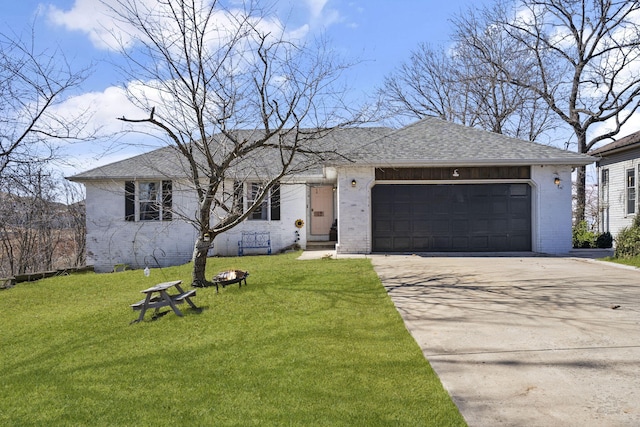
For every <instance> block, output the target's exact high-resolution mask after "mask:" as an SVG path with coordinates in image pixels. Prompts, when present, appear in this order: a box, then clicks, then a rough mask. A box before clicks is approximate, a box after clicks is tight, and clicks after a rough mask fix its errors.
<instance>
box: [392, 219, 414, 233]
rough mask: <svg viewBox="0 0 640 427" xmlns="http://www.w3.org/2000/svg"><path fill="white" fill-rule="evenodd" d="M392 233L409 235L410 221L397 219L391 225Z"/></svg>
mask: <svg viewBox="0 0 640 427" xmlns="http://www.w3.org/2000/svg"><path fill="white" fill-rule="evenodd" d="M393 231H395V232H396V233H400V234H407V235H409V234H410V232H411V221H407V220H401V219H398V220H396V221H394V223H393Z"/></svg>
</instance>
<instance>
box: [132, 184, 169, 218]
mask: <svg viewBox="0 0 640 427" xmlns="http://www.w3.org/2000/svg"><path fill="white" fill-rule="evenodd" d="M151 184H153V186H152V187H154V188H152V189H150V190H149V189H144V190H143V187H144V186H151ZM146 195H150V196H151V197H148V198H146ZM172 205H173V182H172V181H170V180H151V179H148V180H139V181H125V221H130V222H164V221H172V220H173V213H172V211H171V209H172V207H173V206H172Z"/></svg>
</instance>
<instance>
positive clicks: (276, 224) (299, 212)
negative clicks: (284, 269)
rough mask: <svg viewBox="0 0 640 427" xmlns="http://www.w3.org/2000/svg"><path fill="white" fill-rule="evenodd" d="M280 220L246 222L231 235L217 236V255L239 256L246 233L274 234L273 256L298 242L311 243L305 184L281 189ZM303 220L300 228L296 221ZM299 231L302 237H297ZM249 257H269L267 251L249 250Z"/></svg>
mask: <svg viewBox="0 0 640 427" xmlns="http://www.w3.org/2000/svg"><path fill="white" fill-rule="evenodd" d="M280 200H281V209H280V218H281V219H280V220H279V221H259V220H248V221H244V222H243V223H242V224H240V225H238V226H237V227H235V228H233V229H232V230H229V231H228V232H226V233H224V234H221V235H219V236H217V237H216V238H215V239H214V241H213V253H214V254H215V255H221V256H236V255H238V241H239V240H240V239H241V235H242V232H243V231H268V232H270V233H271V249H272V253H276V252H278V251H280V250H282V249H283V248H286V247H288V246H291V245H292V244H294V243H296V239H297V238H299V239H300V240H298V241H297V243H298V244H299V245H300V246H301V247H303V248H304V247H305V246H306V244H307V228H308V224H309V218H308V216H307V188H306V186H305V185H304V184H286V185H282V186H281V188H280ZM297 219H302V220H303V221H304V226H303V227H302V228H300V229H298V228H296V226H295V221H296V220H297ZM296 231H298V235H296ZM244 253H245V255H249V254H254V253H255V254H265V253H266V249H247V250H245V251H244Z"/></svg>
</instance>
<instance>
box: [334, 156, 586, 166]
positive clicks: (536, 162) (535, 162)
mask: <svg viewBox="0 0 640 427" xmlns="http://www.w3.org/2000/svg"><path fill="white" fill-rule="evenodd" d="M596 160H597V159H596V158H595V157H588V158H586V157H585V158H575V159H561V158H556V159H506V160H495V159H487V160H478V159H467V160H465V159H460V160H440V161H438V160H425V161H420V162H416V161H415V160H394V161H364V162H362V161H356V162H353V163H341V164H335V165H331V166H334V167H345V166H370V167H396V166H397V167H425V166H433V167H463V166H470V167H473V166H540V165H566V166H586V165H590V164H591V163H594V162H595V161H596Z"/></svg>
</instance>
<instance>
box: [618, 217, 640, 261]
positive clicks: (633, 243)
mask: <svg viewBox="0 0 640 427" xmlns="http://www.w3.org/2000/svg"><path fill="white" fill-rule="evenodd" d="M636 222H637V221H634V224H633V225H632V226H631V227H625V228H623V229H622V230H621V231H620V233H618V236H617V237H616V252H615V257H616V258H633V257H635V256H637V255H640V226H639V225H638V224H636Z"/></svg>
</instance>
